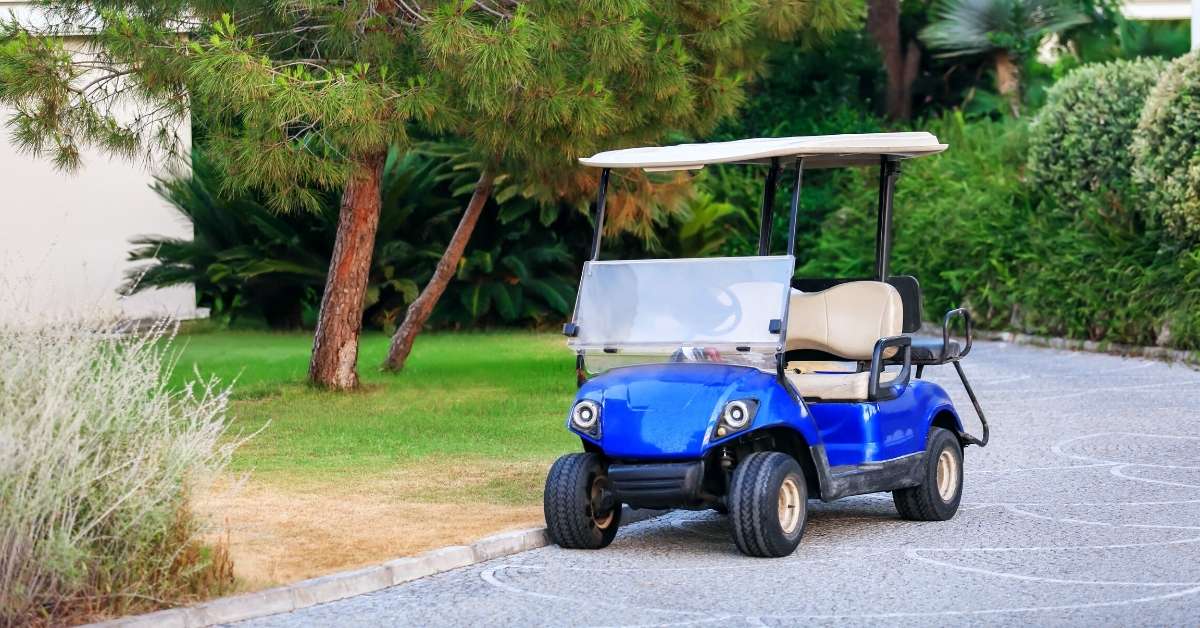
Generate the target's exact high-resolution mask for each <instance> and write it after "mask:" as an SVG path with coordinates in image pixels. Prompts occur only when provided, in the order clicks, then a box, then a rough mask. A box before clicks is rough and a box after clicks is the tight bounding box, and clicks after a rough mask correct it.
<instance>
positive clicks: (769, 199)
mask: <svg viewBox="0 0 1200 628" xmlns="http://www.w3.org/2000/svg"><path fill="white" fill-rule="evenodd" d="M778 183H779V158H778V157H772V158H771V169H770V170H768V171H767V184H766V187H765V188H764V189H763V201H762V211H761V212H760V213H759V227H758V254H759V255H769V254H770V253H771V227H772V222H774V218H775V188H776V187H777V186H778Z"/></svg>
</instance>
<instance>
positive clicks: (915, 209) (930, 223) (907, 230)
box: [801, 116, 1200, 349]
mask: <svg viewBox="0 0 1200 628" xmlns="http://www.w3.org/2000/svg"><path fill="white" fill-rule="evenodd" d="M928 126H929V127H930V129H929V130H931V131H932V132H934V133H935V134H936V135H937V136H938V137H939V138H940V139H942V141H944V142H946V143H948V144H949V145H950V149H949V150H948V151H947V152H946V153H944V154H942V155H939V156H936V157H929V158H924V159H918V160H913V161H910V162H905V164H904V174H903V176H902V177H901V179H900V182H899V187H898V190H897V194H896V227H895V229H896V235H895V242H894V247H895V248H894V258H893V272H895V273H897V274H912V275H915V276H917V278H918V279H919V280H920V281H921V287H922V289H923V291H924V294H925V317H926V318H927V319H930V320H937V319H939V318H940V315H941V313H942V312H945V311H946V310H948V309H950V308H952V307H957V306H959V305H965V306H967V307H969V308H970V309H971V311H972V313H973V314H974V315H975V317H976V320H977V321H978V324H979V326H980V327H981V328H985V329H1011V330H1016V331H1022V332H1026V333H1035V334H1046V335H1055V336H1066V337H1071V338H1082V339H1089V340H1102V341H1109V342H1117V343H1128V344H1155V343H1158V344H1163V345H1166V346H1172V347H1177V348H1183V349H1198V348H1200V247H1194V248H1191V249H1188V248H1179V247H1175V246H1172V245H1163V244H1161V241H1162V237H1161V235H1160V234H1159V233H1157V232H1155V231H1153V230H1147V229H1145V228H1143V227H1142V226H1141V225H1140V222H1139V221H1136V220H1128V219H1125V218H1113V217H1110V216H1106V215H1104V214H1103V213H1101V212H1099V211H1096V210H1094V209H1090V210H1087V211H1083V212H1080V213H1078V214H1067V213H1065V212H1055V211H1047V210H1046V208H1047V207H1048V206H1050V205H1051V202H1050V201H1048V200H1047V199H1045V198H1043V196H1042V193H1041V192H1042V190H1041V189H1040V188H1038V187H1037V186H1034V185H1030V184H1029V183H1028V181H1027V180H1026V178H1025V165H1026V153H1027V146H1028V128H1027V126H1026V125H1025V123H1024V122H1022V121H981V122H973V123H970V124H968V123H966V122H965V121H964V120H963V118H962V117H961V116H948V117H946V118H944V119H942V120H935V121H932V122H930V123H929V125H928ZM875 176H876V174H875V173H874V172H873V171H868V170H861V171H859V172H858V173H857V174H856V175H855V177H854V178H853V180H852V182H851V184H850V185H849V186H847V189H846V190H845V192H846V193H847V194H846V195H845V196H843V197H842V198H843V199H845V200H847V201H848V202H847V203H846V204H845V205H843V206H842V207H841V208H839V209H838V210H837V211H835V212H833V213H832V214H831V215H830V216H829V218H828V219H827V220H826V221H825V223H824V224H823V225H822V230H821V234H820V236H819V237H818V238H817V244H816V246H815V250H814V251H813V252H812V253H813V260H812V261H810V262H809V263H808V264H806V265H805V266H804V267H803V268H802V269H801V273H803V274H806V275H816V276H821V275H836V276H856V275H858V276H861V275H863V274H869V272H870V267H871V263H872V249H873V246H874V205H875V196H874V195H875V187H874V186H875Z"/></svg>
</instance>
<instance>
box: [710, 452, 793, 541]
mask: <svg viewBox="0 0 1200 628" xmlns="http://www.w3.org/2000/svg"><path fill="white" fill-rule="evenodd" d="M785 484H786V485H788V486H787V488H786V489H785ZM781 491H783V492H786V493H788V494H790V495H791V498H790V499H786V501H788V502H791V503H792V504H793V505H792V508H795V509H796V512H794V513H793V514H792V515H790V516H787V515H785V516H784V517H783V518H782V520H781V517H780V501H781ZM786 497H787V495H785V498H786ZM797 517H798V518H797ZM729 520H730V522H731V523H732V526H733V542H734V543H736V544H737V547H738V549H739V550H741V552H742V553H743V554H746V555H747V556H761V557H764V558H778V557H781V556H787V555H789V554H791V553H792V552H793V551H795V549H796V546H797V545H799V544H800V539H801V537H803V536H804V527H805V526H806V525H807V524H808V485H807V483H806V482H805V481H804V471H803V470H802V469H801V468H800V465H799V464H798V463H797V462H796V459H795V458H793V457H791V456H789V455H787V454H784V453H779V452H776V451H766V452H758V453H753V454H750V455H749V456H746V457H745V458H743V459H742V461H741V462H740V463H739V464H738V466H737V467H735V468H734V470H733V482H732V483H731V484H730V487H729ZM785 521H787V523H786V525H785Z"/></svg>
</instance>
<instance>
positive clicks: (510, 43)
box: [0, 0, 863, 229]
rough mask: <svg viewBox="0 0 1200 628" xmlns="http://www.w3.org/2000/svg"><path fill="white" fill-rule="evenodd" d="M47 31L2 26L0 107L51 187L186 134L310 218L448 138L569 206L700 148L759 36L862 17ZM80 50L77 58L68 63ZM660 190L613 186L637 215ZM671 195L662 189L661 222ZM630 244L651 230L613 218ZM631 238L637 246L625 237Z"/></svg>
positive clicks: (105, 7) (772, 3)
mask: <svg viewBox="0 0 1200 628" xmlns="http://www.w3.org/2000/svg"><path fill="white" fill-rule="evenodd" d="M40 4H41V5H42V9H43V10H44V11H46V12H47V14H48V15H49V16H50V17H49V19H48V22H49V26H39V27H38V28H37V29H34V28H32V27H30V26H29V25H22V24H18V23H16V22H14V21H12V20H10V21H9V22H8V23H6V24H5V25H4V31H3V37H4V39H6V40H7V43H6V44H5V45H4V46H3V48H2V49H0V103H3V104H6V105H9V106H11V107H13V108H14V109H15V110H16V114H15V115H14V116H13V117H12V119H11V121H10V125H11V126H12V128H13V129H14V135H15V137H16V138H17V142H18V145H20V146H21V147H22V148H24V149H25V150H27V151H29V152H30V153H32V154H34V155H39V156H46V157H49V158H51V159H52V160H54V162H55V163H56V164H57V165H58V166H60V167H61V168H64V169H67V170H72V169H75V168H78V167H79V166H80V165H81V157H80V156H81V155H82V154H83V152H84V150H85V149H86V148H93V149H99V150H100V151H102V152H104V153H106V154H110V155H115V156H119V157H135V156H136V157H143V158H147V159H152V158H156V157H159V156H161V154H162V153H168V154H171V153H175V152H178V149H179V148H180V146H179V141H178V140H179V138H178V137H175V135H174V129H176V128H178V123H179V122H180V120H182V119H184V117H185V116H187V115H189V109H190V111H191V112H192V115H193V116H194V119H195V122H196V124H197V128H198V129H200V130H201V131H202V133H203V135H204V137H205V141H206V142H207V143H208V145H209V148H210V150H209V151H208V153H209V154H210V155H211V156H212V158H213V159H216V160H219V163H218V164H217V166H218V167H220V168H221V169H222V170H224V171H225V172H226V173H227V175H228V176H226V177H225V185H224V189H223V190H222V192H223V193H226V194H231V195H236V194H240V193H244V192H246V191H247V190H251V189H254V190H262V191H264V192H266V194H267V197H268V199H269V202H270V204H271V206H272V207H273V208H274V209H276V210H278V211H289V210H295V209H309V210H316V209H318V208H319V206H320V199H319V198H317V197H316V195H315V194H314V193H313V188H314V187H316V188H326V189H329V188H337V187H339V186H340V185H342V184H344V183H345V181H346V179H347V177H348V176H349V175H350V173H351V172H352V171H353V166H354V164H355V163H356V161H358V160H359V159H361V158H362V156H364V155H378V154H384V153H386V152H387V151H388V149H389V148H391V147H395V146H398V147H401V148H404V147H405V146H407V145H409V144H410V143H411V142H412V141H414V138H415V139H420V138H427V137H431V136H437V135H444V134H452V135H456V136H458V137H460V138H462V139H464V140H466V141H467V142H468V144H469V145H470V146H471V148H472V150H473V151H474V152H475V153H476V154H477V155H478V156H479V159H481V160H483V161H485V162H487V163H488V164H490V165H491V166H492V168H493V169H494V170H495V171H496V172H498V173H506V174H508V175H509V176H510V177H512V178H513V179H514V184H519V185H520V186H521V187H522V188H523V189H524V191H525V192H526V193H527V194H529V195H531V196H535V197H538V198H541V199H544V200H546V201H551V200H562V199H566V200H568V201H569V202H575V203H579V204H581V205H582V203H584V202H586V198H588V197H589V196H590V195H591V192H592V191H593V189H594V185H595V177H594V176H591V175H589V174H587V173H584V172H582V171H581V170H580V169H579V168H578V167H577V165H576V161H575V160H576V159H577V158H578V157H580V156H584V155H587V154H590V153H593V152H596V151H599V150H602V149H605V148H610V147H613V146H626V145H634V144H644V143H653V142H656V141H661V140H662V139H663V138H664V137H665V136H667V135H668V134H677V135H683V136H689V137H698V136H702V135H704V134H705V133H708V132H710V131H711V130H712V129H713V127H714V125H715V124H716V123H717V121H719V120H720V119H722V118H723V117H725V116H728V115H729V114H730V113H732V112H733V111H734V110H736V108H737V107H738V106H740V105H741V104H742V102H743V100H744V92H743V86H744V85H745V84H746V83H747V81H748V80H750V79H751V78H752V77H753V76H754V74H756V73H757V71H758V68H759V67H760V66H761V63H762V60H763V55H764V54H765V46H764V45H763V44H762V43H761V41H763V40H764V38H767V37H774V38H799V39H800V40H802V41H818V40H821V39H822V38H825V37H827V36H829V35H830V34H832V33H834V32H836V31H839V30H842V29H845V28H847V27H849V26H852V25H854V24H856V23H857V21H858V20H859V19H861V16H862V10H863V9H862V2H861V1H860V0H804V1H799V0H717V1H707V2H700V1H698V0H682V1H681V0H675V1H666V0H604V1H600V0H593V1H584V2H579V1H575V0H532V1H529V2H514V1H511V0H492V1H479V2H474V1H469V0H468V1H463V0H454V1H437V2H432V1H412V0H409V1H407V2H400V1H396V0H347V1H338V2H333V1H331V0H302V1H301V0H253V1H251V2H245V1H239V2H234V1H232V0H193V1H185V0H97V1H95V2H86V3H85V2H82V1H79V0H57V1H54V0H43V2H41V3H40ZM76 34H84V35H88V36H89V37H91V38H92V40H91V41H93V42H94V43H93V44H92V45H89V46H87V47H86V49H84V50H80V49H78V48H79V46H72V45H70V44H65V43H64V41H71V40H69V39H65V38H66V37H67V36H70V35H76ZM654 183H656V181H655V180H652V179H648V178H646V177H629V178H619V181H618V182H617V185H616V186H615V190H614V197H615V198H614V200H616V204H618V205H620V203H621V201H620V200H619V197H620V195H621V194H622V192H623V191H630V190H633V189H635V188H641V189H643V191H639V192H637V193H634V194H633V198H632V199H631V200H629V201H627V202H630V203H638V204H641V203H644V202H645V201H646V200H647V199H648V198H649V199H653V198H656V197H654V195H653V194H650V196H647V194H648V192H646V191H644V190H654V189H655V188H654ZM677 183H678V182H676V181H674V180H668V181H667V185H666V186H665V187H663V188H662V189H661V190H662V192H663V193H664V195H665V198H666V199H667V200H666V201H665V204H664V205H663V206H662V207H655V210H657V209H662V208H667V209H669V208H670V207H672V206H673V205H672V203H673V202H674V201H672V200H671V199H672V198H673V197H674V192H675V191H676V190H675V188H676V187H677V185H676V184H677ZM614 218H615V221H614V224H615V225H617V226H618V227H622V226H626V225H644V224H645V223H646V222H647V219H648V218H649V216H648V214H647V212H645V211H642V212H637V211H630V212H616V213H615V214H614ZM633 228H634V229H637V228H638V227H636V226H634V227H633Z"/></svg>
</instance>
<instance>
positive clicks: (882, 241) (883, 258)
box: [875, 155, 900, 281]
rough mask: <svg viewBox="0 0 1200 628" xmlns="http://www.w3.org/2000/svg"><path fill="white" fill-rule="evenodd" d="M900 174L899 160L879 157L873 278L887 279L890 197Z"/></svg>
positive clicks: (890, 224)
mask: <svg viewBox="0 0 1200 628" xmlns="http://www.w3.org/2000/svg"><path fill="white" fill-rule="evenodd" d="M898 176H900V160H899V159H898V158H896V157H893V156H891V155H880V157H879V209H878V219H877V223H876V227H875V279H876V281H887V280H888V277H889V273H890V269H889V268H888V266H889V264H890V262H891V258H892V199H893V197H894V196H895V192H896V177H898Z"/></svg>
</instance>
